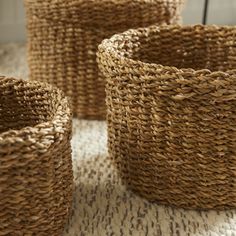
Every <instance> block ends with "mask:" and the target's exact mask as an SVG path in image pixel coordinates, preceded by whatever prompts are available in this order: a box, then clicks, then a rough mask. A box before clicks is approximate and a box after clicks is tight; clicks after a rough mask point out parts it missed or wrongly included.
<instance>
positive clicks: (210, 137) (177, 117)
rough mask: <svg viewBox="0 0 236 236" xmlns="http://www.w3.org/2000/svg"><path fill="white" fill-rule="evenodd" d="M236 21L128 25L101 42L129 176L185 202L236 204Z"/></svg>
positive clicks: (121, 164) (113, 124)
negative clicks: (234, 23) (232, 23)
mask: <svg viewBox="0 0 236 236" xmlns="http://www.w3.org/2000/svg"><path fill="white" fill-rule="evenodd" d="M235 37H236V27H216V26H201V25H197V26H185V27H181V26H165V27H157V26H154V27H149V28H141V29H138V30H129V31H127V32H125V33H122V34H118V35H115V36H113V37H112V38H111V39H108V40H104V41H103V43H102V44H101V45H100V46H99V54H98V58H99V62H100V67H101V70H102V71H103V73H104V75H105V76H106V78H107V87H106V92H107V105H108V116H107V118H108V135H109V152H110V155H111V157H112V158H113V159H114V161H115V163H116V165H117V166H118V169H119V173H120V174H121V177H122V179H123V180H124V182H125V183H126V184H127V185H128V186H129V187H130V188H131V189H133V190H135V191H136V192H138V193H139V194H141V195H142V196H144V197H146V198H147V199H149V200H154V201H155V200H156V201H158V202H160V203H161V204H170V205H175V206H179V207H184V208H205V209H208V208H209V209H210V208H216V209H217V208H218V209H222V208H229V207H236V171H235V170H236V115H235V112H236V93H235V91H236V70H233V69H235V68H236V41H235Z"/></svg>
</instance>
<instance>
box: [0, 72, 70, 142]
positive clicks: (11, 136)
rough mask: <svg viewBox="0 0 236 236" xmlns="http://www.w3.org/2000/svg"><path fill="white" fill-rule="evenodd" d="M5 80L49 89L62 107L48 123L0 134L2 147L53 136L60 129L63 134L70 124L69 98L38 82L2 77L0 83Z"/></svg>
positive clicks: (59, 107)
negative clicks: (62, 130)
mask: <svg viewBox="0 0 236 236" xmlns="http://www.w3.org/2000/svg"><path fill="white" fill-rule="evenodd" d="M3 80H4V82H5V81H10V82H18V83H19V84H24V85H26V86H29V85H35V86H39V87H41V88H47V90H48V91H51V92H52V93H54V94H56V95H57V98H58V99H59V100H60V102H59V104H60V105H59V106H58V109H57V110H56V112H55V114H54V115H53V117H52V118H51V119H49V120H48V121H44V122H40V123H37V124H35V125H33V126H25V127H23V128H21V129H10V130H7V131H4V132H2V133H0V145H4V144H9V142H10V143H12V144H13V145H14V143H15V142H17V143H21V142H25V141H26V140H31V139H32V138H34V139H36V140H37V137H40V136H41V137H40V139H42V137H43V136H47V135H48V134H50V135H53V134H54V133H55V129H58V131H59V132H61V131H60V130H61V129H64V126H66V124H68V123H69V122H70V120H71V110H70V108H69V102H68V98H67V97H66V96H65V95H64V94H63V92H62V91H61V90H59V89H57V88H55V87H53V86H51V85H49V84H47V83H42V82H37V81H30V82H29V81H27V80H24V79H16V78H12V77H5V76H1V75H0V83H1V81H3ZM29 89H30V87H29ZM53 131H54V132H53ZM53 136H55V135H53ZM44 139H45V137H44Z"/></svg>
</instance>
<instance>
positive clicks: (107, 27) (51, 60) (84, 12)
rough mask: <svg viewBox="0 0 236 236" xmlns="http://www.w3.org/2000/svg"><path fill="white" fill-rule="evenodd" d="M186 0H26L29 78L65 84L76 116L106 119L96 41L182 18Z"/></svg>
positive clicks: (60, 85)
mask: <svg viewBox="0 0 236 236" xmlns="http://www.w3.org/2000/svg"><path fill="white" fill-rule="evenodd" d="M183 1H184V0H102V1H101V0H73V1H64V0H46V1H45V0H25V6H26V12H27V20H28V41H29V49H28V56H29V58H28V61H29V67H30V78H31V79H33V80H39V81H46V82H49V83H51V84H53V85H56V86H57V87H59V88H61V89H62V90H63V91H64V92H65V93H66V94H67V95H68V96H70V97H71V98H72V103H73V110H74V114H75V115H77V116H78V117H80V118H88V119H104V118H105V114H106V107H105V88H104V87H105V81H104V78H103V77H102V76H101V75H99V72H98V68H97V63H96V51H97V46H98V44H99V43H101V41H102V40H103V39H104V38H108V37H110V36H112V35H113V34H115V33H117V32H122V31H125V30H127V29H130V28H137V27H144V26H148V25H152V24H156V23H159V24H162V23H165V24H172V23H176V22H178V20H179V18H180V12H181V9H182V5H183Z"/></svg>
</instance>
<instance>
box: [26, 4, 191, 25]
mask: <svg viewBox="0 0 236 236" xmlns="http://www.w3.org/2000/svg"><path fill="white" fill-rule="evenodd" d="M185 1H186V0H75V1H64V0H45V1H44V0H24V5H25V8H26V14H27V15H28V17H27V18H28V19H27V20H28V25H30V23H32V22H35V21H36V20H37V21H38V20H43V21H45V22H50V23H56V24H58V23H59V22H60V23H64V24H65V23H76V25H77V27H78V26H80V27H85V28H86V29H87V28H91V27H92V28H95V29H97V28H101V26H102V28H106V27H113V25H114V24H119V25H120V24H124V23H127V22H129V24H130V27H129V28H134V27H135V28H137V27H139V26H140V25H137V23H135V22H134V21H133V20H132V18H128V19H127V17H124V16H123V11H125V12H126V14H128V15H129V13H130V9H133V7H134V6H138V10H136V11H139V12H140V14H141V15H143V14H144V13H145V14H147V11H149V12H153V14H155V15H157V16H158V15H160V10H162V11H164V13H165V14H166V15H168V17H167V18H170V16H172V17H174V18H176V17H177V16H178V14H179V11H182V9H183V6H184V4H185ZM141 3H142V4H143V5H144V6H145V5H146V7H139V6H140V4H141ZM158 6H159V7H158ZM113 8H114V9H113ZM123 8H124V9H127V10H124V9H123ZM169 8H171V9H172V10H169ZM119 9H123V10H122V12H121V13H120V12H119ZM158 9H159V10H158ZM114 10H115V11H118V12H119V14H118V13H116V17H115V20H114ZM164 13H162V14H164ZM167 13H168V14H167ZM140 14H139V15H140ZM169 15H170V16H169ZM108 18H110V19H108ZM165 22H167V20H166V19H165V20H164V18H163V19H162V21H161V22H159V23H165ZM155 23H158V20H154V19H153V20H152V22H151V23H150V24H146V26H147V25H151V24H155ZM142 26H144V25H142Z"/></svg>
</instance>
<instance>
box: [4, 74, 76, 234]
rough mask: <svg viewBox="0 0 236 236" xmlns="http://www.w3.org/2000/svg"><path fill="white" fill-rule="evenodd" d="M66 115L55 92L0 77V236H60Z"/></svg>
mask: <svg viewBox="0 0 236 236" xmlns="http://www.w3.org/2000/svg"><path fill="white" fill-rule="evenodd" d="M70 139H71V112H70V109H69V107H68V101H67V99H66V98H65V97H64V96H63V95H62V93H61V92H60V91H59V90H58V89H53V88H52V87H51V86H48V85H42V84H40V83H36V82H34V83H33V82H31V83H29V82H26V81H23V80H16V79H12V78H5V77H2V76H1V77H0V173H1V174H0V235H1V236H2V235H47V236H48V235H58V236H59V235H61V234H62V232H63V228H64V225H65V223H66V221H67V218H68V214H69V211H70V208H71V202H72V182H73V173H72V162H71V145H70Z"/></svg>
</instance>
